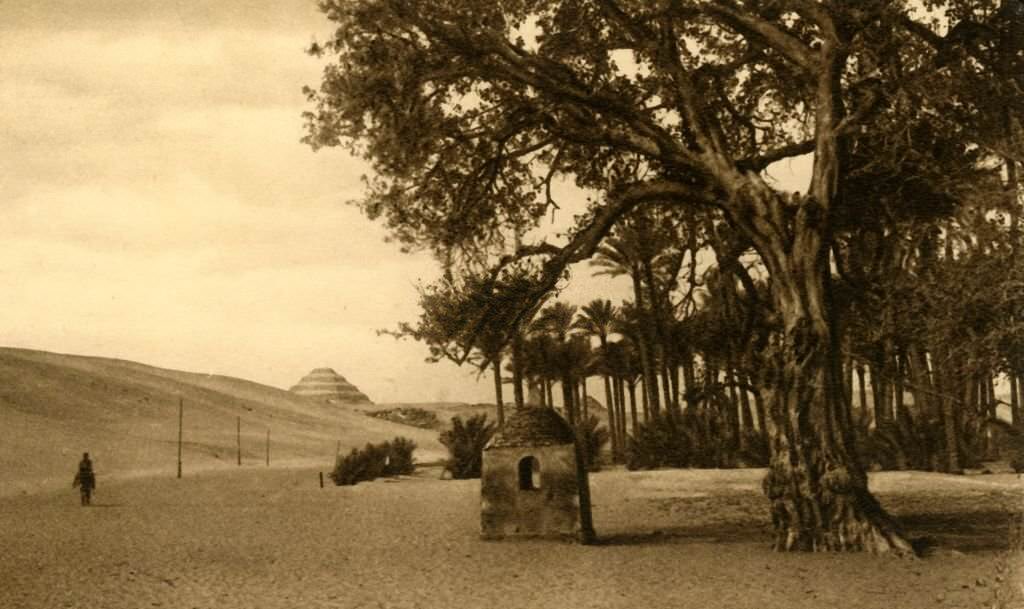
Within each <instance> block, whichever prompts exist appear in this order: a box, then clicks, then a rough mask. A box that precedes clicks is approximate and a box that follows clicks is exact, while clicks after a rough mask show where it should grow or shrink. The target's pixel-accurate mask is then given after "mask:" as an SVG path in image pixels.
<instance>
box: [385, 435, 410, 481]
mask: <svg viewBox="0 0 1024 609" xmlns="http://www.w3.org/2000/svg"><path fill="white" fill-rule="evenodd" d="M414 450H416V443H415V442H413V441H412V440H410V439H409V438H402V437H397V438H395V439H394V440H392V441H391V444H390V445H389V446H388V467H387V473H388V475H390V476H401V475H407V474H411V473H413V471H415V470H416V464H415V463H413V459H412V453H413V451H414Z"/></svg>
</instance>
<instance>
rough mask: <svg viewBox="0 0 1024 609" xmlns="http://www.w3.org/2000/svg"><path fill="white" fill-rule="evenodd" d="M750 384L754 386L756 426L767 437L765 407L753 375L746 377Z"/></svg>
mask: <svg viewBox="0 0 1024 609" xmlns="http://www.w3.org/2000/svg"><path fill="white" fill-rule="evenodd" d="M747 380H748V382H749V383H750V386H751V387H753V388H754V406H755V407H756V408H757V428H758V430H760V432H761V435H762V436H764V437H765V438H767V437H768V425H767V422H766V421H765V408H764V398H762V397H761V389H760V388H759V387H758V386H757V385H755V384H754V377H753V376H752V375H751V376H748V377H747Z"/></svg>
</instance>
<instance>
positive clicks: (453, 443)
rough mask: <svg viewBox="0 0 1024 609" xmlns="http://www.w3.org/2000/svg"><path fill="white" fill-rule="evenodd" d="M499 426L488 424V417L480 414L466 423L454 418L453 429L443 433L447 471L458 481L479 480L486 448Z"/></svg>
mask: <svg viewBox="0 0 1024 609" xmlns="http://www.w3.org/2000/svg"><path fill="white" fill-rule="evenodd" d="M496 430H497V425H495V424H494V423H488V422H487V415H485V414H478V415H474V416H471V417H469V418H468V419H466V421H465V422H463V420H462V419H461V418H460V417H458V416H455V417H452V427H451V429H446V430H445V431H443V432H441V437H440V440H441V444H444V446H445V448H447V449H448V460H447V461H446V462H445V469H447V470H448V471H449V472H451V474H452V478H454V479H456V480H466V479H469V478H479V477H480V471H481V469H482V467H483V458H484V446H486V445H487V443H488V442H489V441H490V440H491V436H493V435H494V432H495V431H496Z"/></svg>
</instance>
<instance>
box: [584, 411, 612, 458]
mask: <svg viewBox="0 0 1024 609" xmlns="http://www.w3.org/2000/svg"><path fill="white" fill-rule="evenodd" d="M609 439H611V436H610V435H609V434H608V428H606V427H601V426H600V420H599V419H598V418H597V417H595V416H593V415H591V416H590V417H589V418H587V419H586V420H585V421H584V420H581V421H580V422H579V423H577V424H576V441H577V444H579V447H580V456H581V457H582V458H583V464H584V465H585V466H586V468H587V471H588V472H596V471H599V470H600V469H601V460H600V457H601V449H602V448H603V447H604V445H605V444H607V443H608V440H609Z"/></svg>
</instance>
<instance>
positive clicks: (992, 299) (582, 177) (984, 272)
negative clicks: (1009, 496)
mask: <svg viewBox="0 0 1024 609" xmlns="http://www.w3.org/2000/svg"><path fill="white" fill-rule="evenodd" d="M323 10H324V12H325V14H326V15H327V17H328V18H329V19H330V20H331V21H332V22H334V24H335V25H336V26H337V30H336V32H335V34H334V36H332V37H331V38H330V39H329V40H327V41H325V42H323V43H318V44H316V45H314V48H313V49H312V51H313V52H314V53H315V54H318V55H321V56H324V57H326V58H328V59H329V60H330V61H331V63H330V64H329V66H328V67H327V69H326V70H325V72H324V74H323V80H322V82H321V85H320V87H319V89H318V90H314V89H309V90H308V91H307V93H308V96H309V100H310V103H311V105H312V108H311V110H310V111H309V112H308V113H307V116H306V118H307V129H308V134H307V138H306V139H307V142H308V143H310V144H311V145H312V146H313V147H314V148H316V147H320V146H344V147H347V148H348V149H349V150H350V151H352V152H354V153H357V154H360V155H362V156H363V158H365V159H366V160H367V161H368V162H369V163H370V164H371V166H372V169H373V175H371V176H369V177H368V178H367V188H366V190H365V193H364V195H363V197H362V199H361V200H360V201H359V202H358V203H359V205H360V206H361V207H362V209H363V210H364V211H365V213H366V214H367V215H368V216H369V217H370V218H379V219H380V220H381V221H383V222H384V224H385V225H386V226H387V227H388V229H389V230H390V231H391V232H392V234H393V236H394V238H395V239H396V240H397V241H399V242H401V243H403V244H404V245H405V246H406V247H407V248H410V249H425V250H428V251H431V252H433V253H434V254H435V256H436V258H437V260H438V261H439V263H440V264H441V265H442V267H443V268H444V271H445V274H444V279H443V280H442V281H441V282H440V283H438V284H437V285H434V286H429V287H427V288H425V289H424V292H423V302H422V304H423V317H422V318H421V320H420V322H419V324H414V325H410V326H408V327H406V328H404V331H405V332H406V333H408V334H412V335H414V336H416V337H417V338H421V339H423V340H424V341H426V342H427V343H428V344H430V345H431V348H432V349H434V354H435V355H436V356H438V357H447V358H449V359H453V360H455V361H457V362H462V361H467V360H468V359H470V358H478V359H479V360H480V361H483V362H487V363H488V365H491V366H493V367H494V369H495V370H496V371H497V372H498V373H499V374H503V373H502V371H501V369H500V366H495V364H496V363H497V362H499V360H502V358H505V357H506V354H511V356H510V357H508V359H509V361H510V362H511V364H510V365H511V372H512V374H511V379H512V385H513V391H514V395H515V403H516V404H517V406H518V407H521V405H522V404H523V402H524V398H523V396H524V394H525V390H524V386H526V385H531V386H533V387H534V391H535V393H536V395H537V397H538V401H542V403H546V404H553V403H554V402H555V401H556V400H557V395H556V392H554V391H552V388H553V386H557V387H559V392H560V394H561V396H560V403H561V404H562V407H563V408H564V410H565V414H566V417H567V418H568V419H569V420H570V421H571V422H574V423H575V421H576V420H577V419H578V418H580V417H582V416H583V412H581V411H582V410H584V409H587V408H588V402H587V401H586V400H585V399H583V397H582V394H583V391H582V388H583V387H586V385H585V384H583V383H581V382H580V381H581V379H584V378H586V377H587V376H589V375H591V373H593V375H594V376H596V377H600V379H601V387H602V390H603V391H600V392H598V393H599V394H601V393H603V394H604V396H603V397H604V401H605V403H606V404H605V407H606V409H607V412H606V413H605V416H606V417H607V421H608V427H609V431H610V436H611V437H612V438H613V439H614V441H613V443H612V446H611V450H612V454H613V456H614V458H615V459H617V460H620V461H621V460H627V461H628V460H629V459H631V456H630V455H634V457H632V458H636V459H639V457H635V455H636V453H637V452H638V451H643V450H645V449H643V447H642V444H648V443H649V442H648V441H646V440H645V441H644V442H643V443H641V442H639V441H638V440H639V439H640V438H647V437H649V436H650V437H653V438H659V439H658V440H650V442H659V443H660V445H661V448H658V449H657V450H654V451H653V454H652V455H650V456H645V457H643V458H642V459H639V461H635V463H637V464H638V463H640V462H643V463H646V464H650V465H658V464H661V463H659V462H663V463H665V464H676V465H692V464H703V465H714V466H725V465H736V464H740V463H743V464H755V463H760V464H764V465H766V466H767V474H766V475H765V478H764V484H763V488H764V491H765V494H766V497H767V498H768V504H769V510H770V513H771V517H772V522H773V526H774V530H775V541H774V547H775V548H776V549H779V550H854V551H861V550H863V551H869V552H874V553H894V554H900V555H912V554H914V548H913V546H912V544H911V540H910V539H909V538H908V536H907V535H906V534H905V532H904V531H903V529H902V527H901V525H900V523H899V522H898V521H897V520H896V519H894V518H893V517H892V516H891V515H890V514H889V513H888V512H887V511H886V510H885V509H884V507H883V506H882V505H881V504H880V503H879V501H878V500H877V499H876V498H875V497H874V496H873V495H872V493H871V492H870V490H869V489H868V480H867V471H868V470H869V469H871V468H875V467H879V466H881V467H900V468H910V467H913V468H921V469H932V470H938V471H946V472H959V471H961V470H963V469H964V468H967V467H976V466H977V465H978V464H979V463H981V462H983V461H985V460H988V459H991V458H994V457H995V456H997V455H996V451H997V449H998V447H997V446H996V445H997V444H998V443H999V442H998V441H997V440H998V439H999V438H1002V437H1004V436H1007V437H1009V436H1014V437H1015V434H1016V433H1017V429H1018V427H1019V425H1020V407H1021V397H1020V385H1021V382H1020V375H1021V371H1022V370H1021V369H1022V359H1021V354H1022V350H1021V348H1022V345H1024V341H1022V337H1024V334H1022V331H1021V327H1022V326H1021V325H1020V319H1021V317H1022V315H1024V310H1022V307H1024V292H1022V289H1021V286H1022V283H1021V282H1022V279H1024V272H1022V267H1024V265H1022V264H1021V262H1020V258H1019V250H1020V245H1021V231H1020V222H1019V216H1020V206H1021V188H1020V184H1019V179H1018V173H1019V169H1020V162H1021V160H1022V158H1024V157H1022V150H1024V148H1022V143H1024V140H1022V137H1021V136H1022V127H1021V117H1022V110H1024V107H1022V106H1021V102H1022V100H1024V95H1021V88H1022V83H1024V81H1022V75H1024V69H1022V67H1024V64H1022V62H1024V47H1022V44H1021V41H1022V40H1024V36H1022V32H1024V9H1022V6H1021V4H1020V2H1019V0H949V1H941V2H940V1H928V2H909V1H906V0H883V1H879V2H869V3H863V2H847V1H844V0H825V1H821V2H806V1H803V0H765V1H762V0H755V1H750V2H746V1H745V2H737V1H734V0H715V1H712V2H691V1H688V0H671V1H664V2H632V1H626V0H570V1H559V2H545V1H541V2H520V1H508V2H505V1H500V2H477V1H474V0H464V1H458V2H449V3H442V4H441V5H437V4H436V3H432V2H431V3H426V2H419V1H417V0H361V1H359V2H348V1H346V2H331V1H328V2H325V3H324V4H323ZM798 159H803V160H805V161H807V162H809V168H808V169H807V171H806V173H805V175H803V177H802V181H803V184H804V186H803V187H800V188H793V187H788V188H786V187H783V186H782V185H780V184H779V183H778V182H777V181H776V180H775V179H774V178H773V177H772V172H773V171H774V169H773V168H775V167H778V166H779V165H780V164H785V163H788V162H791V161H793V160H798ZM563 183H564V184H571V185H572V186H574V187H575V188H576V189H577V192H578V193H579V195H578V196H579V197H580V198H581V199H583V198H585V199H586V201H587V209H586V211H585V212H584V213H582V214H580V215H577V216H575V217H574V219H575V224H574V226H573V227H572V228H571V229H570V230H569V231H568V233H567V234H565V235H563V236H561V237H557V236H551V235H546V234H545V233H544V232H543V230H541V229H542V221H543V219H544V218H546V217H547V215H548V214H549V213H552V212H555V211H557V210H558V209H560V203H559V201H558V200H557V197H555V196H554V195H553V194H552V193H553V192H555V191H556V189H553V187H552V186H553V184H563ZM587 261H590V264H592V265H593V268H595V269H599V270H600V271H601V272H604V273H611V274H619V275H622V276H623V277H625V278H628V281H630V282H631V283H632V298H631V299H628V300H626V301H623V302H615V303H612V304H611V306H609V305H607V303H600V302H593V303H560V302H556V303H550V302H548V303H547V304H545V303H546V302H547V301H549V300H550V299H552V298H553V297H554V296H555V295H556V293H557V292H558V291H559V289H560V287H562V286H563V285H564V282H565V280H566V279H567V278H568V277H569V276H570V274H571V275H572V279H571V280H572V281H585V276H586V272H585V271H584V270H583V269H582V268H581V266H582V265H583V264H585V263H586V262H587ZM584 305H586V307H587V308H586V309H585V310H584V309H580V311H583V312H582V313H580V314H577V310H576V309H574V308H573V307H578V306H584ZM588 351H589V352H591V353H588ZM499 380H500V379H499ZM498 387H500V383H499V382H497V381H496V388H498ZM605 387H606V388H607V389H605ZM1000 399H1002V400H1003V401H1004V402H1006V404H1005V405H1003V406H1004V408H1003V409H1002V410H1005V409H1006V408H1008V410H1009V415H1008V416H999V415H1000V413H1001V412H1002V410H1001V408H1000V406H1001V405H1000V403H999V400H1000ZM588 414H589V413H588ZM681 443H685V445H686V446H685V448H681V447H680V444H681ZM666 451H674V452H675V453H677V454H674V455H669V454H665V453H666ZM1000 456H1002V454H1001V455H1000Z"/></svg>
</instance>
